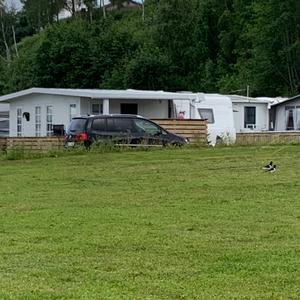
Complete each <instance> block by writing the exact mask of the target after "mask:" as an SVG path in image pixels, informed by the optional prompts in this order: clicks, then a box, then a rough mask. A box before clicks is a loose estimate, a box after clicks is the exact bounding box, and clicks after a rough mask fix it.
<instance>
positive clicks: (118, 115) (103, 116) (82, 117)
mask: <svg viewBox="0 0 300 300" xmlns="http://www.w3.org/2000/svg"><path fill="white" fill-rule="evenodd" d="M91 118H141V119H143V117H142V116H139V115H130V114H110V115H85V116H78V117H74V118H73V119H91Z"/></svg>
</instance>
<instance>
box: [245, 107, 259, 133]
mask: <svg viewBox="0 0 300 300" xmlns="http://www.w3.org/2000/svg"><path fill="white" fill-rule="evenodd" d="M255 124H256V107H254V106H253V107H252V106H245V126H244V127H245V128H255Z"/></svg>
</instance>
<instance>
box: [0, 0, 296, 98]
mask: <svg viewBox="0 0 300 300" xmlns="http://www.w3.org/2000/svg"><path fill="white" fill-rule="evenodd" d="M23 2H24V3H25V6H24V10H23V11H22V12H20V13H18V14H17V15H14V16H13V17H11V18H10V20H11V21H14V20H15V21H14V22H15V27H16V33H17V41H20V40H21V39H22V38H23V37H24V35H26V33H27V35H31V34H32V33H33V32H36V35H35V36H32V37H28V38H27V39H26V40H25V41H23V40H22V41H21V43H19V44H18V48H19V49H18V50H19V51H18V52H19V53H18V55H16V53H15V51H13V50H14V47H13V46H14V45H13V41H12V39H11V34H10V31H9V30H8V31H7V32H6V35H7V37H8V38H7V40H8V42H9V44H10V46H11V51H10V54H11V58H10V59H8V60H9V61H7V60H6V62H5V59H4V58H5V48H4V45H3V43H1V39H2V40H3V37H0V44H1V46H0V52H1V56H2V63H1V64H0V71H1V75H0V93H2V94H3V93H7V92H12V91H16V90H20V89H25V88H28V87H32V86H33V85H34V86H40V87H64V88H68V87H72V88H76V87H77V88H112V89H117V88H120V89H125V88H137V89H160V90H161V89H163V90H170V91H178V90H191V91H198V92H221V93H231V92H233V91H237V90H238V91H240V93H242V94H245V93H246V87H247V85H249V86H250V91H251V95H252V96H257V95H265V96H279V95H281V96H288V95H294V94H297V93H298V91H299V88H300V82H299V72H300V42H299V36H300V3H299V1H298V0H287V1H279V0H269V1H261V0H227V1H219V0H189V1H186V0H160V1H158V0H148V1H145V17H144V18H142V14H141V9H139V8H138V9H132V10H124V9H123V10H122V9H121V10H115V11H110V12H106V15H103V14H102V12H101V9H98V10H97V9H95V8H94V4H95V2H94V1H85V2H86V4H87V5H88V12H87V13H86V14H81V15H73V17H72V18H70V19H68V20H63V21H62V20H61V21H57V15H58V11H59V9H60V8H61V7H66V5H69V7H72V3H73V2H74V1H62V0H56V1H47V0H43V1H41V2H40V1H39V2H38V3H39V5H38V6H37V4H36V3H37V2H36V1H35V0H30V1H29V0H24V1H23ZM114 2H115V3H116V4H117V6H118V7H119V6H120V4H121V3H122V1H114ZM49 3H51V5H52V6H51V5H50V4H49ZM70 9H71V8H70ZM7 14H8V13H7ZM33 16H35V17H37V16H40V18H39V19H36V18H33ZM13 18H14V19H13ZM24 18H25V19H24ZM8 19H9V18H8ZM21 21H22V22H21ZM6 22H7V21H6ZM8 23H9V22H8ZM18 24H19V25H18ZM20 24H22V25H20ZM20 28H23V30H21V29H20ZM4 36H5V35H4Z"/></svg>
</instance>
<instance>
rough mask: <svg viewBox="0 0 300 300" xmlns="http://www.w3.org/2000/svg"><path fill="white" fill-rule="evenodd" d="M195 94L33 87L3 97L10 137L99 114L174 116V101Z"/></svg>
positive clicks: (44, 132) (43, 133)
mask: <svg viewBox="0 0 300 300" xmlns="http://www.w3.org/2000/svg"><path fill="white" fill-rule="evenodd" d="M195 97H196V96H195V95H194V94H190V93H189V94H183V93H169V92H162V91H138V90H85V89H45V88H32V89H28V90H24V91H20V92H16V93H12V94H9V95H5V96H2V97H0V102H1V103H9V104H10V118H9V128H10V129H9V135H10V136H27V137H29V136H47V135H52V134H53V128H54V127H55V125H56V127H59V126H60V128H63V129H66V128H67V126H68V124H69V122H70V120H71V119H72V117H75V116H78V115H96V114H114V113H118V114H119V113H121V114H138V115H141V116H144V117H147V118H150V119H151V118H152V119H164V118H173V117H174V109H173V100H174V99H187V100H189V101H192V100H193V99H194V98H195Z"/></svg>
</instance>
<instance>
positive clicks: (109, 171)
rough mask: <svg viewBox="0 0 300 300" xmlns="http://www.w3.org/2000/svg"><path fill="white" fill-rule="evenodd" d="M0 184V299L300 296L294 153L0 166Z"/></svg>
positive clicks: (252, 151)
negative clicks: (270, 168)
mask: <svg viewBox="0 0 300 300" xmlns="http://www.w3.org/2000/svg"><path fill="white" fill-rule="evenodd" d="M271 159H272V160H273V161H274V162H275V163H277V164H278V165H279V169H278V171H277V172H275V173H273V174H269V173H266V172H264V171H262V170H261V166H262V165H265V164H266V163H268V162H269V161H270V160H271ZM0 188H1V194H0V245H1V246H0V249H1V250H0V251H1V255H0V299H39V300H40V299H300V146H284V145H281V146H270V147H249V148H246V147H240V148H239V147H232V148H216V149H177V150H157V151H144V152H142V151H137V152H123V153H105V154H95V153H88V154H84V155H74V156H64V157H53V158H41V159H32V160H17V161H1V162H0Z"/></svg>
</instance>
